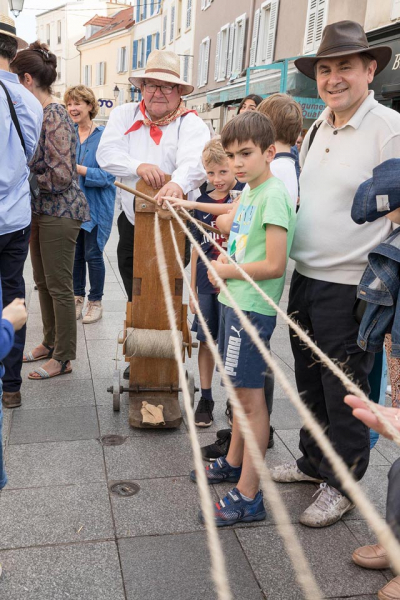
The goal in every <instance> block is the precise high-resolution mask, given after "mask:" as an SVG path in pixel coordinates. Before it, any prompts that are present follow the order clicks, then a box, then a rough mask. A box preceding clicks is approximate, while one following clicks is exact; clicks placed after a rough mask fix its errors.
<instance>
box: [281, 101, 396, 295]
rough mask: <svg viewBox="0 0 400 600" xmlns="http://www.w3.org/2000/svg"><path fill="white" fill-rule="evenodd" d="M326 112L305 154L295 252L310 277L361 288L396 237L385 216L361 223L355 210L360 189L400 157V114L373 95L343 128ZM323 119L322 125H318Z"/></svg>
mask: <svg viewBox="0 0 400 600" xmlns="http://www.w3.org/2000/svg"><path fill="white" fill-rule="evenodd" d="M330 114H331V111H330V109H329V108H326V109H325V110H324V111H323V113H322V114H321V116H320V118H319V119H318V121H322V123H321V126H320V127H319V129H318V132H317V133H316V135H315V138H314V141H313V144H312V146H311V148H310V150H309V151H308V146H309V139H310V133H311V131H312V129H313V127H314V126H312V127H311V128H310V130H309V132H308V133H307V135H306V137H305V140H304V142H303V146H302V149H301V155H300V164H301V165H302V172H301V176H300V209H299V212H298V213H297V224H296V230H295V235H294V240H293V245H292V250H291V253H290V256H291V258H293V259H294V260H295V261H296V270H297V271H298V272H299V273H300V274H301V275H304V276H306V277H310V278H311V279H318V280H320V281H328V282H332V283H342V284H348V285H358V283H359V282H360V279H361V276H362V274H363V272H364V270H365V268H366V266H367V258H368V253H369V252H370V251H371V250H372V249H373V248H375V247H376V246H378V245H379V244H380V243H381V242H382V241H383V240H384V239H385V238H386V237H387V236H388V235H389V233H390V231H391V222H390V221H389V219H387V218H385V217H382V218H381V219H378V220H377V221H375V222H373V223H365V224H364V225H357V224H356V223H354V221H353V220H352V218H351V214H350V213H351V207H352V204H353V198H354V196H355V193H356V191H357V188H358V186H359V185H360V184H361V183H362V182H363V181H365V180H366V179H369V178H370V177H372V170H373V169H374V167H376V166H377V165H379V164H380V163H382V162H384V161H385V160H388V159H389V158H399V157H400V114H398V113H397V112H395V111H394V110H392V109H391V108H387V107H386V106H382V105H381V104H378V102H377V101H376V100H375V99H374V94H373V92H372V91H370V92H369V94H368V96H367V98H366V99H365V100H364V102H363V103H362V105H361V106H360V108H359V109H358V110H357V112H356V113H355V114H354V115H353V116H352V118H351V119H350V121H349V122H348V123H346V125H343V127H339V128H335V127H333V125H332V124H331V123H330V121H329V117H330ZM318 121H317V122H318Z"/></svg>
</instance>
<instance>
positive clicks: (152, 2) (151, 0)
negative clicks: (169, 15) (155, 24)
mask: <svg viewBox="0 0 400 600" xmlns="http://www.w3.org/2000/svg"><path fill="white" fill-rule="evenodd" d="M153 13H154V0H150V15H149V16H150V17H152V16H153Z"/></svg>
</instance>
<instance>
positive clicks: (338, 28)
mask: <svg viewBox="0 0 400 600" xmlns="http://www.w3.org/2000/svg"><path fill="white" fill-rule="evenodd" d="M364 52H367V53H368V54H370V55H371V56H372V57H373V58H374V59H375V60H376V62H377V64H378V66H377V68H376V71H375V75H377V74H378V73H380V72H381V71H382V70H383V69H384V68H385V67H386V65H387V64H388V62H389V61H390V59H391V57H392V49H391V48H390V47H389V46H372V47H371V46H370V45H369V44H368V40H367V36H366V35H365V31H364V29H363V28H362V27H361V25H360V24H359V23H356V22H355V21H337V23H332V24H331V25H327V26H326V27H325V29H324V31H323V33H322V40H321V44H320V47H319V48H318V51H317V54H316V56H302V57H301V58H298V59H297V60H295V61H294V64H295V65H296V67H297V69H298V70H299V71H300V72H301V73H303V74H304V75H306V76H307V77H310V79H315V72H314V67H315V64H316V63H317V62H318V61H319V60H321V59H322V58H338V57H340V56H347V55H349V54H361V53H364Z"/></svg>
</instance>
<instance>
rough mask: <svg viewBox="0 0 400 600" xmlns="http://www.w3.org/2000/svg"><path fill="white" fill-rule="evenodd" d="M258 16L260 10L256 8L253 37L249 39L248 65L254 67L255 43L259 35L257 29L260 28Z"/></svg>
mask: <svg viewBox="0 0 400 600" xmlns="http://www.w3.org/2000/svg"><path fill="white" fill-rule="evenodd" d="M260 16H261V10H260V9H258V10H256V12H255V13H254V23H253V39H252V41H251V49H250V67H254V66H255V64H256V57H257V43H258V35H259V30H260Z"/></svg>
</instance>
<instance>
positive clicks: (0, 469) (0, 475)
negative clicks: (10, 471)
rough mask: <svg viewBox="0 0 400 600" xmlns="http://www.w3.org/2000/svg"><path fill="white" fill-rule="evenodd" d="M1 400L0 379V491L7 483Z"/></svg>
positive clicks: (1, 387) (0, 386)
mask: <svg viewBox="0 0 400 600" xmlns="http://www.w3.org/2000/svg"><path fill="white" fill-rule="evenodd" d="M2 398H3V382H2V381H1V379H0V490H1V489H2V488H3V487H4V486H5V485H6V483H7V475H6V472H5V470H4V461H3V435H2V429H3V404H2Z"/></svg>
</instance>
